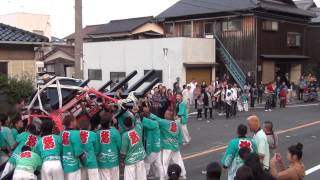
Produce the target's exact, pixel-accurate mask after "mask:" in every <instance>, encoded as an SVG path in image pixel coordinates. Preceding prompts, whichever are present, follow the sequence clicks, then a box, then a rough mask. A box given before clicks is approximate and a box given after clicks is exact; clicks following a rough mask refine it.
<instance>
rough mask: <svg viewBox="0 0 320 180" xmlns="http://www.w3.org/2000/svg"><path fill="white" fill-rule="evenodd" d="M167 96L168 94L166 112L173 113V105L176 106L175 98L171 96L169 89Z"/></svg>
mask: <svg viewBox="0 0 320 180" xmlns="http://www.w3.org/2000/svg"><path fill="white" fill-rule="evenodd" d="M167 94H168V95H167V97H168V101H169V106H168V110H169V111H171V112H174V110H175V105H176V96H175V95H174V94H173V92H172V90H171V89H168V91H167Z"/></svg>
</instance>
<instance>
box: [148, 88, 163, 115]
mask: <svg viewBox="0 0 320 180" xmlns="http://www.w3.org/2000/svg"><path fill="white" fill-rule="evenodd" d="M153 90H154V94H153V95H152V97H151V101H150V102H151V112H152V113H153V114H155V115H157V116H161V108H162V105H161V95H160V92H159V89H158V88H157V87H156V88H154V89H153Z"/></svg>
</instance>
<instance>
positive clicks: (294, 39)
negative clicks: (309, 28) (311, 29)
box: [287, 32, 301, 47]
mask: <svg viewBox="0 0 320 180" xmlns="http://www.w3.org/2000/svg"><path fill="white" fill-rule="evenodd" d="M287 44H288V46H289V47H299V46H301V34H300V33H294V32H289V33H288V35H287Z"/></svg>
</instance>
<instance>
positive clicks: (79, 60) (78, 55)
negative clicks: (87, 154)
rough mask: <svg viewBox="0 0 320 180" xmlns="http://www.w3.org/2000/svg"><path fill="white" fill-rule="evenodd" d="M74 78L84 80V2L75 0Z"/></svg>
mask: <svg viewBox="0 0 320 180" xmlns="http://www.w3.org/2000/svg"><path fill="white" fill-rule="evenodd" d="M74 59H75V63H74V64H75V68H74V71H75V73H74V77H75V78H77V79H83V39H82V0H75V36H74Z"/></svg>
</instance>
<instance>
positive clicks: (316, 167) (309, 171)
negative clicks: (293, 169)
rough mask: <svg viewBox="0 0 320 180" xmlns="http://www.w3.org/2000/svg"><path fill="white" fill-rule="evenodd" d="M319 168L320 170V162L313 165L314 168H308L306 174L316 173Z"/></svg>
mask: <svg viewBox="0 0 320 180" xmlns="http://www.w3.org/2000/svg"><path fill="white" fill-rule="evenodd" d="M318 170H320V164H319V165H317V166H315V167H313V168H311V169H308V170H307V171H306V175H309V174H311V173H314V172H316V171H318Z"/></svg>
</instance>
